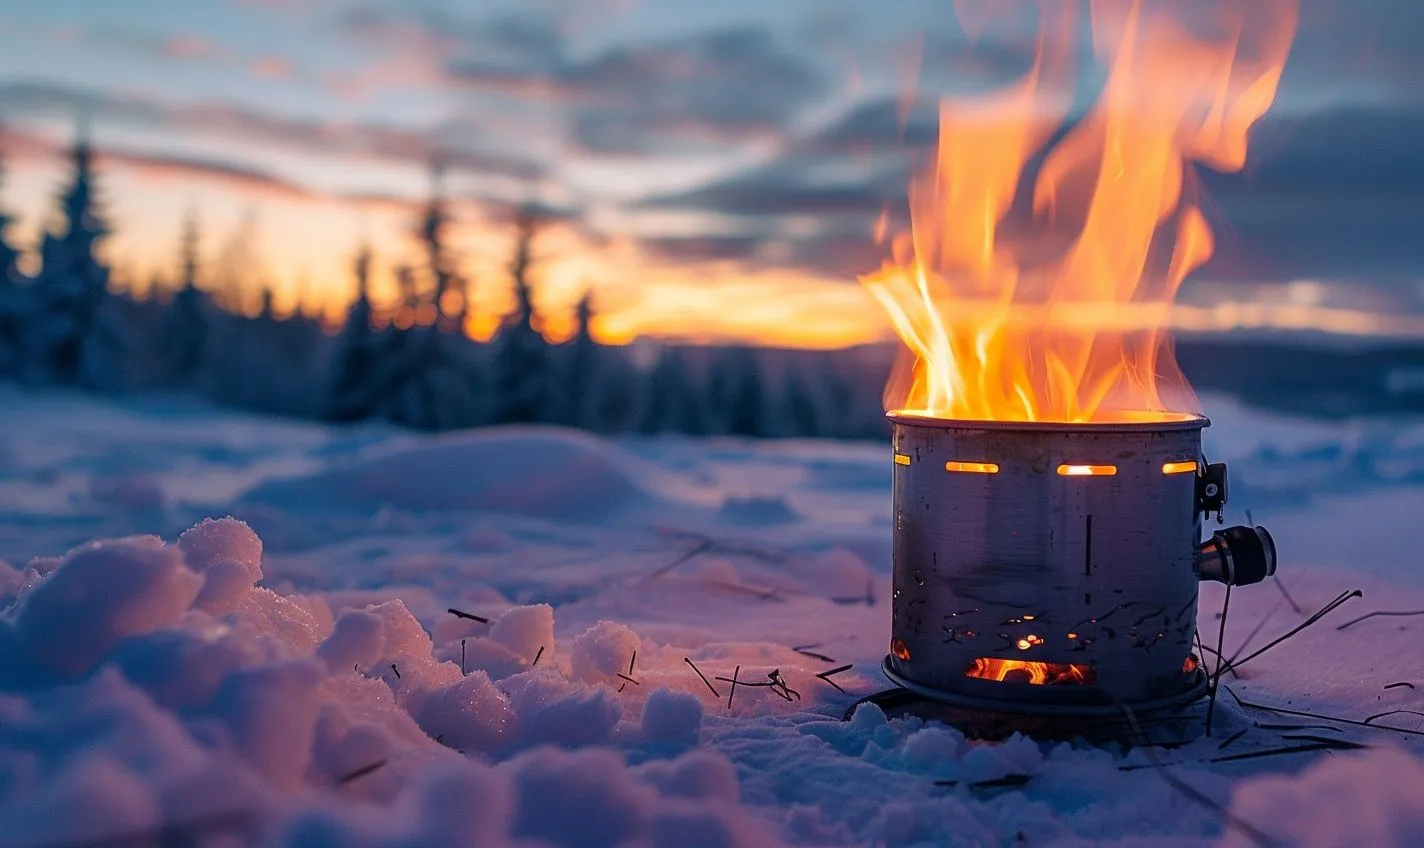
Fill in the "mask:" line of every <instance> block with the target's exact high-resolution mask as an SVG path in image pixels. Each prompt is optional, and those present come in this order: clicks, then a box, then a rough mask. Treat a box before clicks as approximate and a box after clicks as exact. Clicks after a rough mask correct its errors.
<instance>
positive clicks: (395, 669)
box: [391, 663, 400, 680]
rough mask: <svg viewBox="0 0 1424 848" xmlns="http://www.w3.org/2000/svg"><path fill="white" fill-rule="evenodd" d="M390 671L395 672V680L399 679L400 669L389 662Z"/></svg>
mask: <svg viewBox="0 0 1424 848" xmlns="http://www.w3.org/2000/svg"><path fill="white" fill-rule="evenodd" d="M391 671H394V672H395V673H396V680H400V669H398V668H396V664H395V663H391Z"/></svg>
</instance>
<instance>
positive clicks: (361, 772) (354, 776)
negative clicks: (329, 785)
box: [336, 760, 386, 786]
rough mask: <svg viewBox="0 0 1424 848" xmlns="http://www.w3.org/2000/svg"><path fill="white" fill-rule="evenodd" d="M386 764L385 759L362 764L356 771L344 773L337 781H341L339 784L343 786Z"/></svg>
mask: <svg viewBox="0 0 1424 848" xmlns="http://www.w3.org/2000/svg"><path fill="white" fill-rule="evenodd" d="M385 764H386V761H385V760H376V761H375V762H374V763H371V764H370V765H368V766H362V767H360V768H358V769H356V770H355V771H353V772H351V773H350V774H345V775H342V776H341V777H340V778H338V779H337V781H336V782H337V783H339V784H341V785H342V786H345V785H346V784H348V783H350V782H351V781H353V780H358V779H360V778H363V777H365V776H366V775H368V774H370V773H371V772H373V771H375V770H376V769H379V768H381V767H382V766H384V765H385Z"/></svg>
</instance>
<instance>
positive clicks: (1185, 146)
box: [861, 0, 1298, 423]
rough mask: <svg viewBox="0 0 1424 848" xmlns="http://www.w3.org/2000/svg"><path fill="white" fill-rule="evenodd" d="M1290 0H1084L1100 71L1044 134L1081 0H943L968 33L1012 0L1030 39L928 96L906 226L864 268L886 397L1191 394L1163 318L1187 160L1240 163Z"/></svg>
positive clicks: (1061, 107)
mask: <svg viewBox="0 0 1424 848" xmlns="http://www.w3.org/2000/svg"><path fill="white" fill-rule="evenodd" d="M1296 4H1297V0H1249V2H1241V0H1091V2H1090V4H1089V8H1090V14H1091V18H1092V25H1093V26H1092V35H1093V46H1094V53H1095V54H1096V55H1097V56H1098V57H1099V58H1100V60H1101V61H1102V62H1103V63H1104V64H1105V65H1106V81H1105V82H1104V83H1103V85H1102V90H1101V94H1100V96H1099V97H1098V98H1097V100H1096V101H1095V102H1094V104H1093V105H1092V107H1091V108H1090V109H1089V111H1088V112H1087V113H1086V114H1085V115H1083V116H1082V117H1081V118H1080V119H1077V120H1076V122H1074V123H1072V125H1071V127H1070V128H1068V129H1067V130H1066V132H1062V133H1061V137H1060V140H1059V141H1057V143H1056V144H1054V145H1051V146H1049V142H1050V138H1051V137H1052V136H1053V135H1054V134H1055V133H1056V132H1059V128H1060V125H1062V124H1064V123H1065V121H1066V119H1067V118H1068V113H1069V108H1070V103H1071V102H1072V100H1073V97H1072V94H1073V92H1072V91H1065V90H1064V83H1065V81H1066V82H1067V85H1069V86H1071V85H1072V84H1073V83H1072V81H1073V80H1074V79H1075V78H1076V76H1077V69H1076V68H1075V67H1074V61H1073V58H1074V55H1075V53H1076V52H1077V40H1078V32H1079V27H1078V13H1079V10H1080V4H1079V3H1078V2H1074V0H996V2H994V3H992V4H983V3H980V4H970V3H959V4H957V8H958V9H959V10H960V13H961V21H962V22H963V23H964V28H965V31H966V33H968V34H969V35H972V36H974V37H976V38H977V37H980V36H982V34H983V30H984V28H985V27H986V26H988V25H989V24H990V23H991V19H992V18H993V17H994V16H993V15H989V14H988V12H989V11H995V10H998V9H999V8H1000V7H1003V6H1018V7H1024V6H1027V7H1029V8H1031V9H1034V10H1036V11H1037V18H1038V28H1037V38H1036V42H1035V46H1034V55H1033V59H1032V62H1031V63H1030V66H1029V68H1028V70H1027V72H1026V73H1024V75H1023V76H1022V77H1021V78H1019V79H1018V80H1017V81H1016V82H1014V83H1012V84H1010V85H1008V86H1006V87H1003V88H1001V89H998V90H996V91H995V92H994V93H993V94H992V95H991V96H988V97H983V98H978V99H963V100H956V99H946V100H944V101H943V102H942V103H941V106H940V134H939V146H938V153H937V156H936V157H935V160H934V162H933V164H932V166H931V167H929V168H928V169H927V170H926V171H924V172H923V173H921V174H920V175H919V176H917V177H916V178H915V179H914V180H913V181H912V182H911V185H910V195H909V200H910V218H911V228H910V232H908V233H901V234H898V235H896V236H895V237H894V238H893V239H892V243H891V253H892V258H891V259H890V260H888V261H887V262H886V263H885V264H884V265H882V267H881V268H880V270H878V271H876V272H874V273H872V274H869V275H866V276H863V277H862V278H861V282H862V283H863V284H865V286H866V287H867V288H868V289H869V291H870V292H871V294H872V295H874V297H875V298H876V299H877V300H878V301H879V302H880V303H881V305H882V306H884V307H885V309H886V310H887V312H888V313H889V315H890V318H891V321H892V323H893V324H894V326H895V329H896V332H897V333H898V334H899V336H900V338H901V339H902V340H903V341H904V342H905V346H906V350H905V352H904V354H902V357H901V363H900V365H899V366H898V367H897V369H896V373H895V374H894V375H892V378H891V381H890V384H889V385H888V386H887V387H886V397H885V400H886V409H887V410H888V411H891V412H892V413H894V412H898V413H903V414H911V415H924V416H931V417H936V418H957V419H973V420H995V421H1055V422H1068V423H1078V422H1090V421H1115V420H1116V421H1120V420H1124V419H1125V418H1126V419H1132V420H1162V419H1163V418H1164V417H1172V416H1168V415H1165V413H1166V412H1167V410H1169V409H1172V408H1177V409H1181V408H1184V407H1187V406H1192V407H1194V406H1195V399H1194V398H1193V397H1192V395H1191V392H1190V389H1189V388H1188V387H1187V385H1186V380H1185V378H1183V377H1182V376H1181V372H1180V371H1179V370H1178V369H1177V365H1176V361H1175V357H1174V355H1173V353H1172V350H1171V346H1170V338H1169V335H1168V333H1167V332H1166V325H1167V321H1168V318H1169V315H1170V311H1171V304H1172V300H1173V298H1174V297H1175V296H1176V293H1177V289H1178V288H1179V287H1180V285H1181V283H1182V281H1183V280H1184V279H1185V278H1186V277H1187V275H1188V274H1190V273H1191V272H1192V271H1193V270H1195V269H1196V268H1198V267H1200V266H1201V265H1202V264H1203V263H1204V262H1206V260H1207V259H1208V258H1210V256H1211V253H1212V234H1211V228H1210V227H1209V226H1208V225H1207V222H1206V218H1205V217H1204V216H1203V215H1202V213H1201V211H1200V208H1199V206H1198V203H1199V202H1200V194H1201V192H1200V191H1199V189H1198V187H1197V183H1196V179H1195V171H1194V163H1196V162H1201V163H1202V164H1205V165H1207V166H1209V167H1212V168H1214V169H1216V170H1220V171H1239V170H1240V169H1241V168H1242V167H1243V166H1244V164H1245V160H1246V144H1247V134H1248V132H1249V130H1250V128H1251V126H1252V125H1253V124H1254V123H1255V122H1256V121H1257V120H1258V119H1259V118H1260V117H1261V116H1262V115H1263V114H1265V112H1266V110H1267V109H1268V108H1269V107H1270V105H1271V102H1272V100H1273V99H1274V98H1275V93H1276V88H1277V85H1278V83H1279V80H1280V75H1281V71H1282V69H1283V67H1284V64H1285V59H1286V55H1287V53H1288V52H1289V49H1290V42H1291V39H1292V38H1293V36H1294V33H1295V27H1296V18H1297V11H1298V10H1297V5H1296ZM985 5H988V6H992V7H993V8H992V9H989V10H985V14H979V15H976V16H975V17H974V18H973V19H970V20H966V19H964V14H965V13H966V12H967V11H968V10H970V9H974V8H980V7H982V6H985ZM1055 86H1056V88H1055ZM1031 173H1033V174H1035V176H1034V178H1033V181H1032V185H1031V189H1032V190H1031V191H1024V190H1023V189H1022V188H1021V182H1023V183H1024V184H1025V186H1027V184H1028V183H1027V177H1028V175H1029V174H1031ZM1025 207H1027V208H1025ZM882 226H883V225H882Z"/></svg>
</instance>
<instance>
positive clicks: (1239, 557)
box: [1197, 527, 1276, 586]
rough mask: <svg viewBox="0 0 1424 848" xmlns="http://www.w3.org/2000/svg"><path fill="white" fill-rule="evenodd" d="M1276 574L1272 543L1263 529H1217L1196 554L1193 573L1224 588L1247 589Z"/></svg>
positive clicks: (1268, 534)
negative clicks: (1222, 585) (1239, 587)
mask: <svg viewBox="0 0 1424 848" xmlns="http://www.w3.org/2000/svg"><path fill="white" fill-rule="evenodd" d="M1275 573H1276V542H1275V540H1274V539H1272V538H1271V534H1270V533H1269V532H1267V531H1266V528H1264V527H1228V528H1226V529H1225V530H1218V531H1216V532H1215V533H1213V534H1212V536H1211V538H1210V539H1208V540H1206V541H1205V542H1203V543H1202V546H1201V549H1200V550H1198V551H1197V574H1198V575H1199V576H1200V577H1201V579H1203V580H1215V581H1217V582H1218V583H1225V584H1226V585H1228V586H1249V585H1251V584H1252V583H1260V582H1261V581H1262V580H1265V579H1266V578H1267V577H1270V576H1271V575H1272V574H1275Z"/></svg>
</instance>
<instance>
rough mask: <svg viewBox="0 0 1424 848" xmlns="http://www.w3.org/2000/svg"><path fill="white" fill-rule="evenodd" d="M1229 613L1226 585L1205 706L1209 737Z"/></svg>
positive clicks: (1214, 712)
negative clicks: (1212, 670) (1214, 669)
mask: <svg viewBox="0 0 1424 848" xmlns="http://www.w3.org/2000/svg"><path fill="white" fill-rule="evenodd" d="M1230 612H1231V584H1230V583H1227V584H1226V598H1225V599H1223V600H1222V602H1221V626H1220V627H1219V628H1217V631H1216V671H1214V672H1212V675H1211V686H1210V687H1209V690H1210V692H1209V699H1208V700H1207V705H1206V735H1207V736H1210V735H1211V720H1212V718H1213V717H1214V716H1215V715H1216V690H1217V688H1218V687H1219V686H1220V684H1221V669H1222V666H1223V665H1224V663H1223V659H1222V655H1221V649H1222V645H1223V644H1224V643H1225V642H1226V616H1227V614H1228V613H1230Z"/></svg>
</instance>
